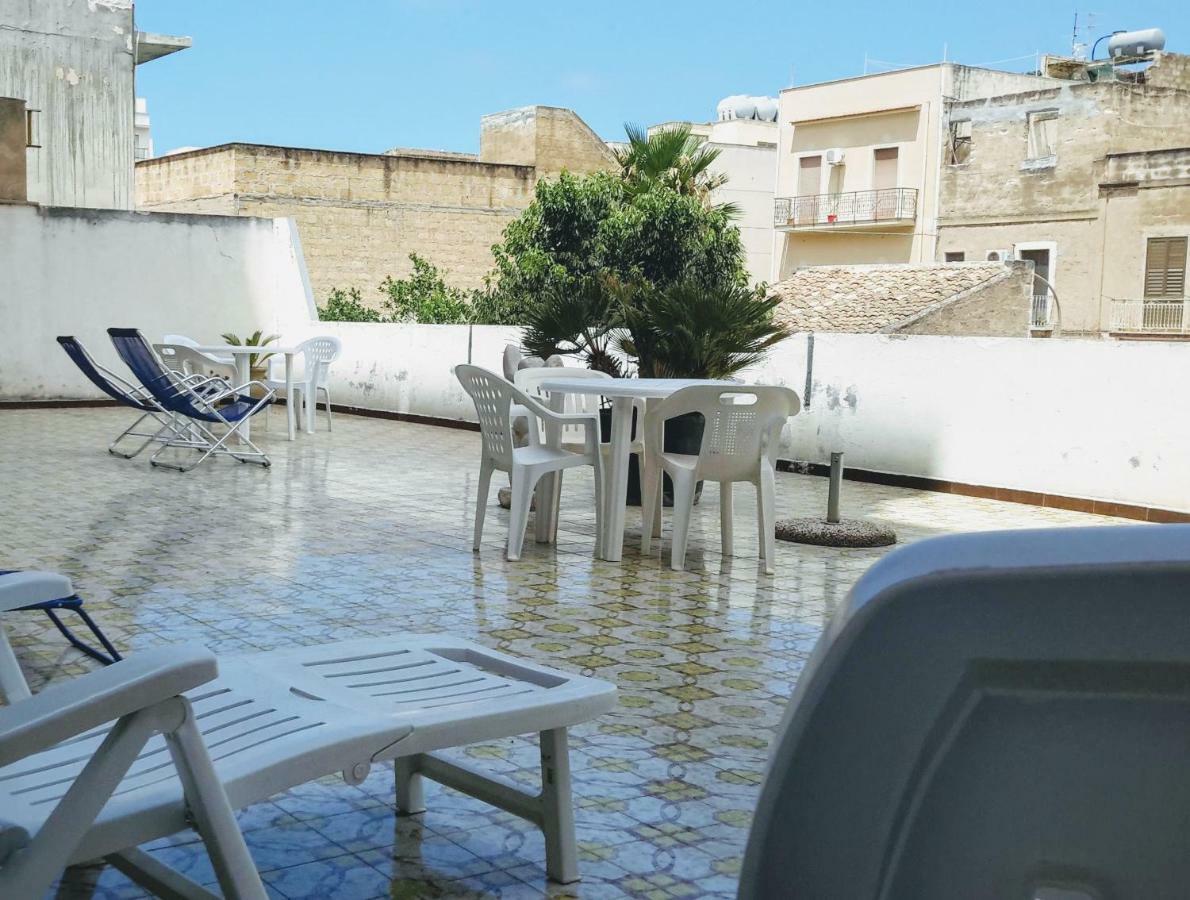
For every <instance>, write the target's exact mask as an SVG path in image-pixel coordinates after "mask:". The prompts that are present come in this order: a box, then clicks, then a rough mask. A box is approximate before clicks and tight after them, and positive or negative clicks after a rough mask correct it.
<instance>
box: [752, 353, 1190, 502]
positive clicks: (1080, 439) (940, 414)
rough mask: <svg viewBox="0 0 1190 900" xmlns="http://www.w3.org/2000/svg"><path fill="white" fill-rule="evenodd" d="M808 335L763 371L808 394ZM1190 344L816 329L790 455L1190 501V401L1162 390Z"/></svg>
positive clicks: (987, 481) (1106, 495) (1105, 496)
mask: <svg viewBox="0 0 1190 900" xmlns="http://www.w3.org/2000/svg"><path fill="white" fill-rule="evenodd" d="M805 341H806V338H805V337H804V336H800V337H797V338H793V339H791V340H789V341H786V342H785V343H784V344H783V345H782V346H781V347H780V348H778V351H777V352H776V353H774V354H773V356H772V357H770V359H769V360H768V362H767V363H766V364H765V365H764V366H763V367H762V368H761V369H760V370H758V371H757V372H755V373H754V376H755V377H756V379H757V380H760V381H774V382H780V383H786V384H788V385H789V386H790V387H792V388H794V389H795V390H797V391H798V392H799V394H801V393H803V391H804V387H805V372H806V366H805V359H806V352H805ZM1187 376H1190V347H1187V346H1185V345H1181V344H1146V345H1143V346H1142V345H1137V344H1131V343H1127V342H1103V343H1099V342H1085V341H1034V340H1025V339H1011V338H951V337H916V336H915V337H902V336H899V335H888V336H884V335H880V336H876V335H841V334H836V335H817V336H816V337H815V342H814V368H813V373H812V380H813V390H812V392H811V397H810V403H809V407H810V408H809V410H808V412H807V413H806V414H804V415H803V416H799V417H798V418H797V419H795V420H794V423H793V425H792V426H791V428H790V435H789V437H790V441H789V449H788V451H787V452H788V454H789V455H790V456H791V458H794V459H800V460H808V461H813V462H823V463H824V462H827V461H829V454H830V452H831V451H832V450H842V451H844V452H845V453H846V460H847V463H848V464H849V465H851V466H855V467H858V468H864V469H871V470H875V471H880V472H892V473H898V474H905V475H921V476H926V477H931V478H939V479H945V480H950V481H959V482H965V483H969V484H978V485H989V486H996V487H1005V488H1015V489H1019V490H1028V491H1039V492H1044V493H1052V494H1060V495H1067V496H1074V497H1086V498H1091V499H1098V500H1107V501H1116V502H1124V503H1133V504H1139V505H1146V506H1157V507H1163V508H1168V509H1177V510H1182V511H1190V470H1187V469H1186V467H1185V466H1184V465H1183V462H1182V461H1183V457H1184V451H1183V448H1184V447H1185V445H1186V443H1187V441H1188V440H1190V411H1188V410H1187V409H1186V408H1185V406H1184V404H1179V403H1177V402H1176V401H1171V400H1170V395H1169V394H1167V393H1165V392H1163V391H1156V390H1153V389H1152V386H1153V385H1154V384H1162V383H1170V382H1171V381H1172V382H1174V383H1177V382H1180V381H1182V380H1185V378H1186V377H1187Z"/></svg>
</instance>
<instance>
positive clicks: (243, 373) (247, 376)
mask: <svg viewBox="0 0 1190 900" xmlns="http://www.w3.org/2000/svg"><path fill="white" fill-rule="evenodd" d="M232 356H234V357H235V361H236V380H237V381H238V382H239V383H240V384H247V383H248V382H249V381H250V380H251V378H252V357H251V356H249V355H248V354H247V353H233V354H232ZM239 434H241V435H243V437H244V438H251V437H252V420H251V419H250V418H248V417H245V419H244V424H243V425H241V426H240V430H239Z"/></svg>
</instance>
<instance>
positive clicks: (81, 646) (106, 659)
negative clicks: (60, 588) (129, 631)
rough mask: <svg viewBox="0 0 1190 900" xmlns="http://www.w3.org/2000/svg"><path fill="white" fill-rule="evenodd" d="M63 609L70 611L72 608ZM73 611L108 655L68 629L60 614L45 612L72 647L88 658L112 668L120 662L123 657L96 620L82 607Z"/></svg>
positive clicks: (51, 610)
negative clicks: (59, 616)
mask: <svg viewBox="0 0 1190 900" xmlns="http://www.w3.org/2000/svg"><path fill="white" fill-rule="evenodd" d="M63 608H64V609H70V608H72V607H63ZM73 609H74V612H75V613H76V614H77V615H78V617H79V618H80V619H82V620H83V624H84V625H86V626H87V628H88V629H90V631H91V634H93V635H94V636H95V639H96V640H97V641H99V643H100V644H102V645H103V649H104V650H106V651H107V653H104V652H102V651H100V650H96V649H95V648H94V647H92V646H91V645H90V644H88V643H87V642H86V641H84V640H82V639H81V638H80V637H79V636H78V635H76V634H75V633H74V632H73V631H71V630H70V628H68V627H67V625H66V623H65V622H63V621H62V620H61V619H59V618H58V614H57V612H56V611H55V610H54V609H52V608H49V607H47V608H45V610H44V612H45V614H46V615H47V616H48V617H49V620H50V621H51V622H53V623H54V627H55V628H57V629H58V632H59V633H60V634H61V635H62V636H63V637H64V638H66V640H68V641H70V644H71V646H72V647H74V648H75V649H76V650H81V651H82V652H83V653H85V654H87V656H89V657H91V658H92V659H94V660H96V661H98V662H101V663H103V664H104V665H105V666H110V665H111V664H112V663H115V662H119V661H120V660H121V659H122V658H123V657H121V656H120V653H119V651H118V650H116V648H115V647H113V646H112V642H111V641H109V640H108V639H107V635H105V634H104V633H103V632H102V631H101V630H100V628H99V626H98V625H96V624H95V620H94V619H92V618H91V617H90V616H89V615H88V614H87V611H86V610H85V609H83V608H82V607H81V606H78V607H73Z"/></svg>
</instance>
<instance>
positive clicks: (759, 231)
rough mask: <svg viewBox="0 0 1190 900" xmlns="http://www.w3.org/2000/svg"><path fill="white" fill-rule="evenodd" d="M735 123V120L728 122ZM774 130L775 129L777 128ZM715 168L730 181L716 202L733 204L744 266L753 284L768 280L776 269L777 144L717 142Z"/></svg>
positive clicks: (715, 193)
mask: <svg viewBox="0 0 1190 900" xmlns="http://www.w3.org/2000/svg"><path fill="white" fill-rule="evenodd" d="M725 124H732V123H725ZM774 130H775V129H774ZM716 147H717V149H719V151H720V153H719V159H718V160H716V163H715V171H716V172H722V173H723V174H725V175H726V176H727V179H728V180H727V184H725V185H724V186H723V187H721V188H719V189H718V190H716V191H715V192H714V194H713V197H712V199H713V202H715V203H734V204H735V205H736V206H737V207H738V208H739V210H740V214H739V216H737V217H736V219H735V220H734V221H735V225H736V226H737V227H738V228H739V229H740V242H741V243H742V244H743V245H744V265H745V266H746V267H747V269H748V275H749V278H750V280H751V282H752V284H759V283H760V282H762V281H768V280H769V278H770V277H771V274H772V268H773V186H774V184H775V183H776V180H777V150H776V148H775V147H764V146H759V147H758V146H742V145H739V144H717V145H716Z"/></svg>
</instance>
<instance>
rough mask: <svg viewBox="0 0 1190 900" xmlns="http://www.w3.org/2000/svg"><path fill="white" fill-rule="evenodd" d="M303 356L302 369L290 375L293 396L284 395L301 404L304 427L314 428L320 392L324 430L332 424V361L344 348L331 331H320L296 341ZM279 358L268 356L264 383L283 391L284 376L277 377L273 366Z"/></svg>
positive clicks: (289, 399)
mask: <svg viewBox="0 0 1190 900" xmlns="http://www.w3.org/2000/svg"><path fill="white" fill-rule="evenodd" d="M298 350H299V351H301V356H302V370H301V372H300V373H299V374H296V375H294V377H293V393H294V396H293V397H286V398H285V400H286V402H287V403H297V404H304V405H303V406H302V408H303V409H304V411H305V414H306V431H307V432H313V431H314V418H315V413H316V412H317V409H318V394H319V393H320V392H321V394H322V395H323V398H324V400H325V402H326V430H327V431H331V430H332V428H333V424H332V423H333V419H332V416H331V391H330V387H328V382H329V372H330V367H331V363H333V362H334V361H335V360H336V359H338V358H339V354H340V353H342V351H343V342H342V341H341V340H339V338H337V337H334V336H333V335H319V336H318V337H312V338H308V339H307V340H304V341H302V342H301V343H300V344H298ZM279 363H280V361H279V360H277V358H276V357H274V358H273V359H270V360H269V365H270V368H269V377H268V378H267V379H266V380H265V384H267V385H268V386H269V387H271V388H273V390H280V392H281V393H282V394H283V393H285V376H284V373H283V372H282V374H281V377H280V378H278V377H277V370H276V368H275V366H276V365H277V364H279Z"/></svg>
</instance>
